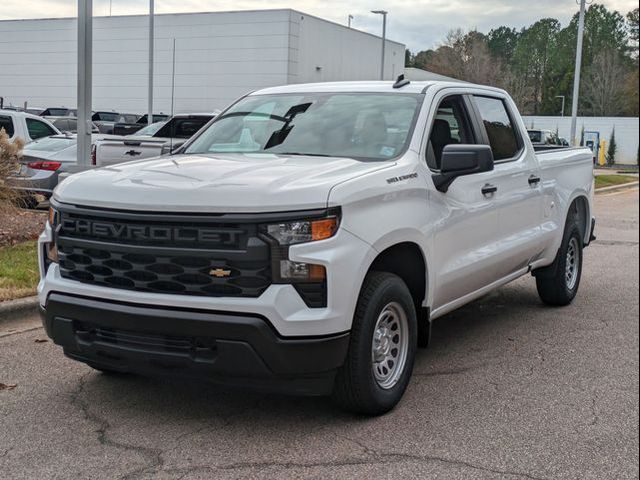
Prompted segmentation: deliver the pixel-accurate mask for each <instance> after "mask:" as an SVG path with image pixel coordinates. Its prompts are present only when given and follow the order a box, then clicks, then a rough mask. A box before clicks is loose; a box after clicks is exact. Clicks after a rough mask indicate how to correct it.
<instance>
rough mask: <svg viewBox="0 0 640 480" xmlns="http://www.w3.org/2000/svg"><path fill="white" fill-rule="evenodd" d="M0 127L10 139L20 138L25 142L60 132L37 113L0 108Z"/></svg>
mask: <svg viewBox="0 0 640 480" xmlns="http://www.w3.org/2000/svg"><path fill="white" fill-rule="evenodd" d="M0 129H4V130H5V132H7V135H9V139H10V140H11V141H15V140H16V139H17V138H20V139H22V140H23V141H24V142H25V143H30V142H33V141H34V140H38V139H39V138H43V137H48V136H50V135H60V133H61V132H60V130H58V129H57V128H56V127H55V126H53V124H52V123H51V122H49V121H48V120H46V119H44V118H42V117H39V116H37V115H32V114H30V113H26V112H19V111H15V110H0Z"/></svg>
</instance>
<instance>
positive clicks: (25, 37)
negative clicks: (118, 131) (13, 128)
mask: <svg viewBox="0 0 640 480" xmlns="http://www.w3.org/2000/svg"><path fill="white" fill-rule="evenodd" d="M76 28H77V21H76V19H73V18H72V19H47V20H18V21H2V22H0V36H1V37H2V38H3V39H5V40H7V39H8V40H9V43H4V48H3V49H1V50H0V96H4V97H5V102H7V101H9V102H12V103H14V104H18V105H20V104H22V103H23V102H24V101H25V100H27V101H29V103H30V104H32V105H42V106H60V105H63V106H75V104H76V62H77V59H76V41H77V40H76ZM93 38H94V43H93V50H94V54H93V108H94V110H99V109H117V110H120V111H123V112H129V111H131V112H143V111H145V110H146V105H147V100H146V97H147V71H148V64H147V58H148V17H146V16H144V15H135V16H118V17H96V18H95V19H94V24H93ZM174 38H175V39H176V69H175V73H176V81H175V100H176V103H175V111H176V112H181V111H209V110H213V109H215V108H221V107H223V106H225V105H226V104H228V103H229V102H231V101H232V100H234V99H235V98H237V97H239V96H241V95H243V94H244V93H246V92H247V91H250V90H255V89H257V88H261V87H264V86H273V85H280V84H282V83H284V82H286V78H287V77H286V72H287V62H288V42H289V12H288V11H286V10H273V11H260V12H229V13H199V14H170V15H157V16H156V19H155V59H154V68H155V76H154V84H155V90H154V104H155V106H156V111H164V112H168V111H169V110H170V107H171V73H172V46H173V39H174Z"/></svg>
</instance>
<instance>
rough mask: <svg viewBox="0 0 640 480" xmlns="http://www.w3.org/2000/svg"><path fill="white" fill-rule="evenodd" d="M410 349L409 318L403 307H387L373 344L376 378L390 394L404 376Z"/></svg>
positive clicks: (389, 305) (375, 333) (378, 325)
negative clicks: (389, 390)
mask: <svg viewBox="0 0 640 480" xmlns="http://www.w3.org/2000/svg"><path fill="white" fill-rule="evenodd" d="M408 349H409V325H408V321H407V314H406V312H405V311H404V309H403V308H402V306H401V305H400V304H399V303H396V302H391V303H389V304H387V305H386V306H385V307H384V308H383V309H382V311H381V312H380V315H379V316H378V320H377V321H376V325H375V327H374V330H373V340H372V342H371V362H372V368H373V376H374V378H375V380H376V383H377V384H378V386H380V388H383V389H385V390H388V389H390V388H393V386H394V385H395V384H396V383H398V380H399V379H400V377H401V376H402V372H403V371H404V367H405V363H406V361H407V352H408Z"/></svg>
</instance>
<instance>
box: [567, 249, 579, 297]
mask: <svg viewBox="0 0 640 480" xmlns="http://www.w3.org/2000/svg"><path fill="white" fill-rule="evenodd" d="M578 252H579V249H578V241H577V240H576V239H575V237H573V238H571V240H570V241H569V245H568V246H567V260H566V263H565V281H566V283H567V288H568V289H569V290H573V288H574V287H575V286H576V282H577V281H578V272H579V270H580V254H579V253H578Z"/></svg>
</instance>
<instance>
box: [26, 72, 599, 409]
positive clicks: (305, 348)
mask: <svg viewBox="0 0 640 480" xmlns="http://www.w3.org/2000/svg"><path fill="white" fill-rule="evenodd" d="M592 194H593V174H592V166H591V152H590V151H589V150H588V149H584V148H575V149H572V148H567V149H557V150H553V151H550V152H548V153H544V154H536V153H535V152H534V149H533V147H532V145H531V142H530V140H529V137H528V136H527V131H526V128H525V125H524V124H523V122H522V120H521V118H520V115H519V114H518V112H517V110H516V107H515V105H514V103H513V101H512V100H511V99H510V98H509V96H508V95H507V94H506V93H505V92H504V91H502V90H498V89H495V88H489V87H484V86H474V85H471V84H462V83H453V82H449V83H447V82H427V83H417V82H416V83H413V82H412V83H409V82H408V81H406V80H403V79H399V80H398V81H397V82H396V83H392V82H354V83H327V84H310V85H290V86H285V87H278V88H268V89H265V90H261V91H258V92H255V93H252V94H250V95H247V96H245V97H244V98H242V99H240V100H239V101H238V102H236V103H235V104H233V105H232V106H231V107H229V108H228V109H227V110H226V111H224V112H222V113H221V114H220V115H219V116H218V117H217V118H216V119H215V121H214V122H212V123H211V124H210V125H209V126H208V128H207V129H205V130H203V131H201V132H200V133H199V134H198V135H197V136H195V137H194V138H192V139H191V140H190V141H188V142H187V143H186V144H185V145H184V146H183V147H182V148H181V149H180V152H178V153H177V154H175V155H171V156H166V157H163V158H159V159H154V160H147V161H139V162H129V163H126V164H120V165H113V166H111V167H108V168H104V169H96V170H94V171H89V172H84V173H80V174H78V175H75V176H72V177H70V178H69V179H67V180H65V181H64V182H63V183H62V184H60V185H59V186H58V187H57V189H56V190H55V192H54V195H53V199H52V208H51V211H50V216H49V222H48V224H47V226H46V228H45V231H44V233H43V234H42V236H41V237H40V242H39V246H40V249H39V250H40V269H41V274H42V280H41V281H40V283H39V285H38V294H39V300H40V306H41V313H42V318H43V323H44V325H45V328H46V331H47V333H48V335H49V336H50V337H51V338H52V339H53V340H54V342H55V343H56V344H58V345H61V346H62V347H63V349H64V353H65V354H66V355H67V356H68V357H70V358H72V359H76V360H79V361H81V362H85V363H87V364H89V365H90V366H92V367H94V368H95V369H97V370H101V371H107V372H136V373H142V374H172V375H179V376H182V377H194V378H198V379H206V380H208V381H214V382H223V383H226V384H230V385H242V386H247V385H248V386H251V387H255V388H267V389H271V390H284V391H287V392H293V393H298V394H316V395H318V394H320V395H322V394H332V395H333V398H334V399H335V400H336V401H337V402H338V403H339V404H340V405H342V406H343V407H345V408H347V409H350V410H353V411H358V412H362V413H366V414H371V415H375V414H381V413H384V412H386V411H388V410H390V409H391V408H393V407H394V406H395V405H396V403H397V402H398V401H399V400H400V398H401V396H402V394H403V392H404V390H405V388H406V386H407V383H408V382H409V379H410V376H411V372H412V368H413V363H414V359H415V355H416V349H417V348H418V347H419V346H426V345H427V342H428V340H429V334H430V325H431V322H432V321H433V320H434V319H436V318H438V317H441V316H443V315H445V314H446V313H447V312H450V311H452V310H454V309H455V308H457V307H459V306H461V305H464V304H465V303H468V302H470V301H472V300H474V299H476V298H478V297H480V296H482V295H484V294H486V293H487V292H489V291H490V290H492V289H495V288H497V287H500V286H501V285H504V284H506V283H507V282H510V281H512V280H515V279H516V278H518V277H521V276H523V275H526V274H529V273H532V274H533V275H534V277H535V280H536V282H537V287H538V292H539V294H540V298H541V299H542V301H543V302H544V303H546V304H548V305H567V304H568V303H570V302H571V301H572V300H573V298H574V297H575V295H576V292H577V291H578V285H579V283H580V276H581V271H582V259H583V257H582V249H583V247H584V246H585V245H587V244H588V243H589V242H590V241H591V240H592V238H593V229H594V223H595V220H594V219H593V218H592Z"/></svg>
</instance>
